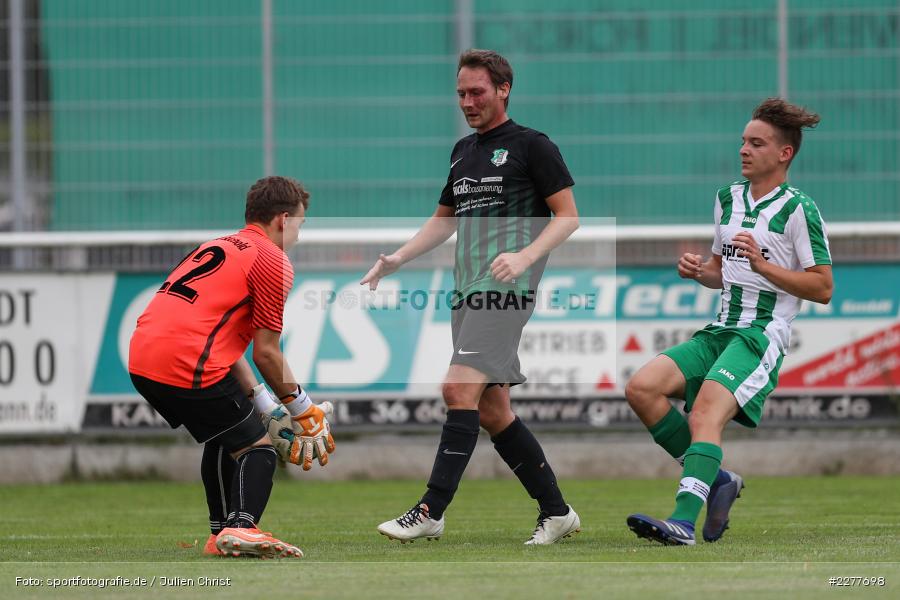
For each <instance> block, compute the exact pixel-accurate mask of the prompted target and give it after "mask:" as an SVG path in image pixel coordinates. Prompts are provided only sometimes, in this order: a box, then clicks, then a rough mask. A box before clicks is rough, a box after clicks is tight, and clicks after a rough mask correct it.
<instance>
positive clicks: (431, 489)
mask: <svg viewBox="0 0 900 600" xmlns="http://www.w3.org/2000/svg"><path fill="white" fill-rule="evenodd" d="M476 442H478V411H477V410H448V411H447V421H446V422H445V423H444V429H443V431H442V432H441V443H440V444H439V445H438V450H437V456H435V458H434V467H432V469H431V477H430V478H429V479H428V491H427V492H425V495H424V496H422V502H424V503H425V504H427V505H428V516H429V517H431V518H432V519H440V518H441V517H442V516H443V515H444V511H445V510H446V509H447V506H449V505H450V502H451V501H452V500H453V494H455V493H456V488H458V487H459V481H460V480H461V479H462V476H463V471H465V470H466V465H468V464H469V457H470V456H472V451H473V450H475V444H476Z"/></svg>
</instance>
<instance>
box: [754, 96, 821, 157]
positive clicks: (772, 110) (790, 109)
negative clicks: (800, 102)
mask: <svg viewBox="0 0 900 600" xmlns="http://www.w3.org/2000/svg"><path fill="white" fill-rule="evenodd" d="M753 118H754V119H756V120H759V121H762V122H764V123H768V124H769V125H771V126H772V127H774V128H775V129H777V130H778V133H779V134H780V135H781V139H782V140H783V141H784V142H785V143H787V144H788V145H789V146H792V147H793V148H794V156H795V157H796V156H797V153H798V152H800V143H801V142H802V141H803V128H804V127H808V128H813V127H815V126H816V125H818V123H819V115H817V114H816V113H813V112H809V111H808V110H806V108H805V107H803V106H797V105H796V104H791V103H790V102H788V101H787V100H785V99H783V98H766V99H765V100H763V101H762V103H761V104H760V105H759V106H757V107H756V108H755V109H754V110H753ZM791 160H793V157H792V158H791Z"/></svg>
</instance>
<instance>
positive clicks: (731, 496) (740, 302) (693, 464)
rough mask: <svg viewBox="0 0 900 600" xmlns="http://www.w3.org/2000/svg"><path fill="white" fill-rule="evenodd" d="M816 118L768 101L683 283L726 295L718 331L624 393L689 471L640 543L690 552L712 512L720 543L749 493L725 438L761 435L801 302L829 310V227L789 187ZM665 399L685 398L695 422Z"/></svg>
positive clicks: (682, 347)
mask: <svg viewBox="0 0 900 600" xmlns="http://www.w3.org/2000/svg"><path fill="white" fill-rule="evenodd" d="M818 122H819V117H818V115H815V114H812V113H809V112H807V111H806V110H805V109H804V108H802V107H799V106H795V105H793V104H789V103H788V102H786V101H784V100H783V99H780V98H769V99H767V100H765V101H764V102H763V103H762V104H760V105H759V106H758V107H757V108H756V109H755V110H754V111H753V117H752V119H751V120H750V122H749V123H747V126H746V127H745V128H744V134H743V137H742V140H743V142H742V144H741V147H740V157H741V174H742V175H743V176H744V177H745V178H746V179H745V180H743V181H738V182H735V183H732V184H731V185H728V186H725V187H723V188H722V189H720V190H719V191H718V194H717V195H716V199H715V203H714V209H713V214H714V220H715V226H716V229H715V239H714V241H713V245H712V256H711V257H710V258H709V259H707V260H705V261H704V260H703V258H702V257H701V256H699V255H696V254H684V255H683V256H682V257H681V259H680V260H679V262H678V274H679V275H680V276H681V277H682V278H684V279H694V280H696V281H697V283H699V284H701V285H704V286H706V287H709V288H713V289H721V290H722V305H721V310H720V311H719V314H718V317H717V319H716V321H714V322H713V323H710V324H709V325H707V326H706V327H704V328H703V329H701V330H700V331H698V332H696V333H695V334H694V336H693V337H692V338H691V339H690V340H689V341H687V342H685V343H683V344H679V345H677V346H674V347H673V348H669V349H668V350H666V351H665V352H663V353H662V354H660V355H659V356H657V357H656V358H654V359H653V360H652V361H650V362H649V363H647V364H646V365H644V367H643V368H641V370H640V371H638V372H637V373H636V374H635V376H634V377H633V378H632V379H631V380H630V381H629V382H628V385H627V387H626V389H625V395H626V397H627V398H628V403H629V404H630V405H631V407H632V409H633V410H634V411H635V413H637V415H638V417H639V418H640V419H641V421H642V422H643V423H644V425H645V426H646V427H647V429H649V430H650V434H651V435H652V436H653V440H654V441H655V442H656V443H657V444H659V445H660V446H662V447H663V448H664V449H665V450H666V451H667V452H668V453H669V454H670V455H671V456H672V457H673V458H674V459H676V460H677V461H678V462H679V463H681V464H682V465H683V467H684V470H683V472H682V476H681V481H680V483H679V486H678V491H677V492H676V496H675V509H674V511H673V512H672V514H671V515H670V516H669V517H668V518H667V519H655V518H652V517H648V516H647V515H643V514H633V515H631V516H629V517H628V519H627V524H628V527H629V528H630V529H631V530H632V531H633V532H634V533H635V534H637V535H638V536H639V537H642V538H647V539H650V540H654V541H657V542H661V543H663V544H672V545H693V544H694V543H695V536H694V528H695V523H696V522H697V518H698V516H699V514H700V509H702V508H703V505H704V503H706V504H707V511H706V521H705V523H704V526H703V538H704V539H705V540H706V541H709V542H712V541H716V540H718V539H719V538H721V537H722V534H723V533H724V532H725V529H726V528H727V527H728V513H729V511H730V509H731V506H732V504H733V503H734V501H735V499H736V498H737V497H738V496H739V495H740V492H741V489H742V488H743V487H744V484H743V480H742V478H741V477H740V476H739V475H737V474H736V473H732V472H730V471H726V470H723V469H721V468H720V467H721V463H722V430H723V429H724V428H725V425H726V424H727V423H728V422H729V421H731V420H734V421H737V422H738V423H740V424H741V425H744V426H745V427H756V426H757V424H758V423H759V420H760V418H761V416H762V409H763V403H764V402H765V399H766V396H767V395H768V394H769V393H771V392H772V390H774V389H775V386H776V385H777V383H778V369H779V368H780V367H781V361H782V359H783V358H784V355H785V352H786V351H787V348H788V346H789V343H790V335H791V322H792V321H793V320H794V317H795V316H797V312H798V311H799V310H800V304H801V300H810V301H812V302H819V303H822V304H827V303H828V302H829V301H830V300H831V294H832V289H833V281H832V275H831V254H830V251H829V248H828V238H827V236H826V232H825V224H824V222H823V221H822V217H821V215H820V214H819V209H818V208H817V207H816V205H815V203H814V202H813V201H812V199H811V198H809V196H807V195H806V194H804V193H803V192H801V191H800V190H798V189H797V188H795V187H792V186H791V185H789V184H788V183H787V171H788V168H789V167H790V165H791V161H792V160H793V159H794V158H795V157H796V155H797V152H799V150H800V142H801V140H802V130H803V128H805V127H814V126H815V125H816V124H817V123H818ZM668 398H684V400H685V411H686V412H687V413H688V414H689V417H688V419H685V418H684V416H683V415H682V414H681V413H680V412H679V411H678V410H677V409H675V408H674V407H673V406H672V405H671V404H670V403H669V401H668Z"/></svg>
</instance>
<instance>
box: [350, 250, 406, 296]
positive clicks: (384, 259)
mask: <svg viewBox="0 0 900 600" xmlns="http://www.w3.org/2000/svg"><path fill="white" fill-rule="evenodd" d="M402 264H403V260H402V259H401V258H400V257H399V256H398V255H397V254H388V255H385V254H382V255H380V256H379V257H378V260H377V261H376V262H375V266H373V267H372V268H371V269H369V272H368V273H366V276H365V277H363V278H362V280H360V282H359V285H366V284H367V283H368V284H369V289H370V290H372V291H373V292H374V291H375V289H376V288H378V282H379V281H381V279H382V278H383V277H387V276H388V275H390V274H391V273H393V272H395V271H396V270H397V269H399V268H400V266H401V265H402Z"/></svg>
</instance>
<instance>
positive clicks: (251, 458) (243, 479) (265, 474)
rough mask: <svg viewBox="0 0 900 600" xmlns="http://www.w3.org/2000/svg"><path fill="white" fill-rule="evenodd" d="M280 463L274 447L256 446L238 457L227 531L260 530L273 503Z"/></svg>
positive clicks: (233, 479)
mask: <svg viewBox="0 0 900 600" xmlns="http://www.w3.org/2000/svg"><path fill="white" fill-rule="evenodd" d="M277 460H278V455H277V454H276V453H275V448H274V447H272V446H271V445H265V446H254V447H253V448H250V449H249V450H247V451H246V452H244V453H243V454H241V455H240V456H239V457H238V459H237V468H236V469H235V471H234V476H233V477H232V479H231V514H229V515H228V522H227V524H226V527H242V528H249V527H256V525H257V524H258V523H259V521H260V519H262V514H263V511H264V510H265V509H266V504H267V503H268V502H269V494H270V493H271V492H272V476H273V475H275V464H276V462H277Z"/></svg>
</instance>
